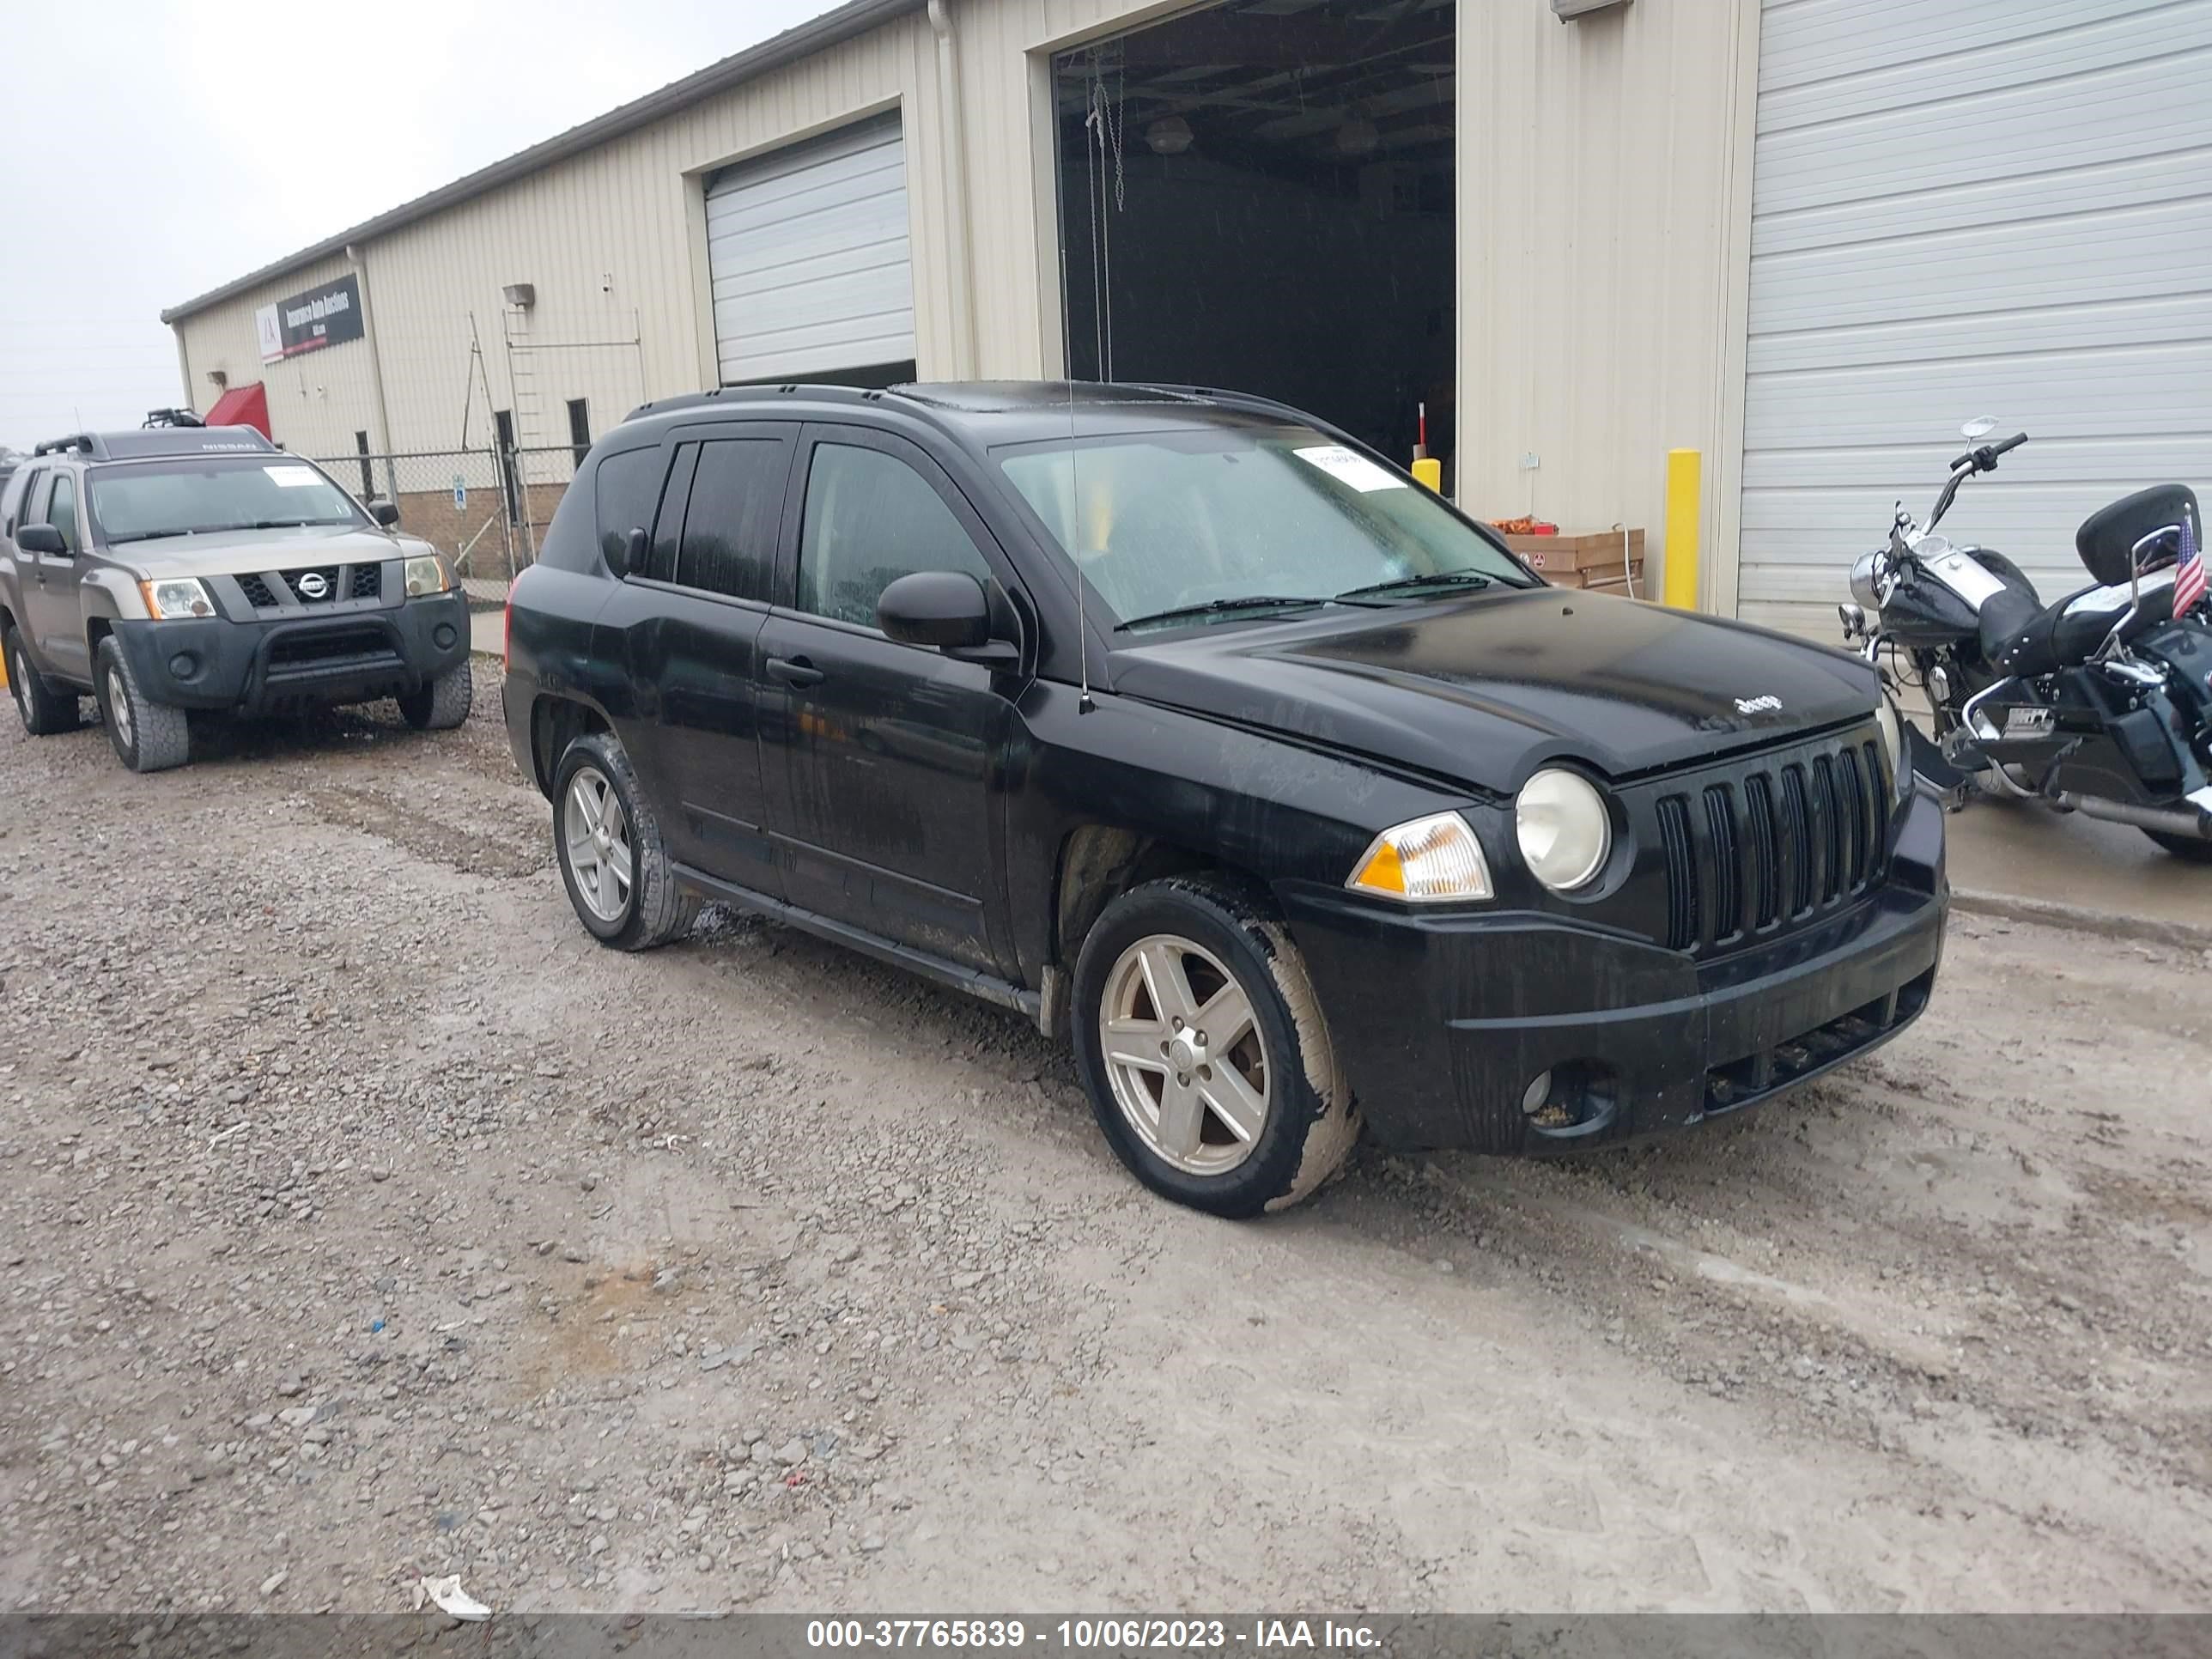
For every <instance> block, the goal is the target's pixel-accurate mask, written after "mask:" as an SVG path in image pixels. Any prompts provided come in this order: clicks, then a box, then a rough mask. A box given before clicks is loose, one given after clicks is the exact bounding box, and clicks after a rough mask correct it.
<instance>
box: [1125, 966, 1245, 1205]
mask: <svg viewBox="0 0 2212 1659" xmlns="http://www.w3.org/2000/svg"><path fill="white" fill-rule="evenodd" d="M1098 1037H1099V1043H1098V1047H1099V1052H1100V1053H1101V1054H1103V1055H1104V1056H1105V1059H1106V1075H1107V1078H1108V1079H1109V1082H1110V1084H1111V1085H1112V1087H1113V1091H1114V1102H1115V1105H1116V1106H1118V1107H1119V1108H1120V1109H1121V1115H1122V1116H1123V1117H1125V1118H1126V1119H1127V1120H1128V1123H1129V1127H1131V1128H1133V1129H1134V1130H1135V1131H1136V1133H1137V1135H1138V1138H1139V1139H1141V1140H1142V1141H1143V1142H1144V1143H1145V1145H1146V1146H1147V1147H1149V1148H1150V1149H1151V1150H1152V1152H1155V1153H1156V1154H1158V1156H1159V1157H1160V1158H1163V1159H1164V1160H1165V1161H1166V1162H1167V1163H1169V1164H1172V1165H1173V1166H1174V1167H1175V1168H1176V1169H1178V1170H1182V1171H1184V1172H1185V1173H1187V1174H1189V1175H1200V1176H1207V1175H1221V1174H1224V1173H1225V1172H1226V1171H1228V1170H1233V1169H1235V1168H1236V1167H1237V1165H1238V1164H1242V1163H1243V1161H1244V1160H1245V1159H1246V1158H1249V1157H1250V1156H1251V1154H1252V1149H1253V1147H1254V1146H1256V1145H1257V1144H1258V1142H1259V1139H1260V1135H1261V1132H1262V1131H1263V1130H1264V1129H1265V1128H1266V1127H1267V1109H1268V1103H1269V1099H1270V1097H1271V1094H1272V1092H1273V1091H1272V1087H1271V1081H1272V1075H1273V1069H1272V1067H1271V1066H1270V1065H1269V1063H1268V1056H1267V1043H1266V1042H1265V1040H1264V1039H1263V1038H1262V1036H1261V1032H1260V1026H1259V1022H1258V1020H1257V1018H1255V1015H1254V1013H1253V1007H1252V999H1251V997H1250V996H1249V994H1247V993H1246V991H1245V989H1244V987H1243V986H1242V985H1240V984H1239V983H1238V982H1237V976H1236V975H1234V974H1232V973H1231V972H1230V970H1229V969H1227V968H1226V967H1225V966H1224V965H1223V963H1222V962H1221V959H1220V958H1219V957H1217V956H1215V955H1214V954H1213V953H1212V951H1208V950H1206V948H1205V947H1204V946H1203V945H1196V944H1194V943H1193V942H1192V941H1191V940H1189V939H1183V938H1181V937H1179V936H1178V935H1176V934H1173V933H1154V934H1152V935H1150V936H1149V937H1147V938H1145V939H1139V940H1138V941H1137V942H1136V943H1135V944H1133V945H1130V946H1129V948H1128V949H1127V950H1126V951H1122V952H1121V957H1119V958H1118V959H1117V960H1116V961H1115V963H1114V966H1113V969H1111V971H1109V973H1108V975H1107V976H1106V994H1105V996H1104V998H1103V1000H1102V1001H1101V1002H1100V1005H1099V1009H1098Z"/></svg>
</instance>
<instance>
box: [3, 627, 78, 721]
mask: <svg viewBox="0 0 2212 1659" xmlns="http://www.w3.org/2000/svg"><path fill="white" fill-rule="evenodd" d="M0 651H4V652H5V653H7V659H8V689H9V691H11V692H12V693H14V694H15V712H16V713H17V714H20V715H21V716H22V719H23V730H24V731H25V732H27V733H28V734H29V735H30V736H32V737H34V738H50V737H52V736H53V735H54V734H55V733H56V732H74V731H76V728H77V726H78V725H79V724H80V723H81V722H80V720H79V714H78V708H77V699H76V692H74V691H72V690H70V689H69V688H68V687H67V686H57V685H55V684H53V682H52V681H51V680H49V679H48V678H46V676H45V675H44V674H41V673H40V672H39V671H38V670H37V669H35V668H33V667H32V666H31V659H30V656H29V654H28V653H26V652H25V651H24V649H23V636H22V635H21V634H20V633H18V632H17V631H16V630H15V628H14V627H13V626H12V625H11V626H10V627H9V629H8V631H7V633H6V635H5V636H4V637H0Z"/></svg>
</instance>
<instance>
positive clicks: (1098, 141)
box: [1060, 49, 1106, 714]
mask: <svg viewBox="0 0 2212 1659" xmlns="http://www.w3.org/2000/svg"><path fill="white" fill-rule="evenodd" d="M1086 67H1087V70H1088V73H1087V74H1086V75H1085V86H1084V100H1085V111H1084V116H1083V181H1084V185H1085V190H1086V191H1087V192H1088V193H1089V195H1090V197H1091V313H1092V324H1093V326H1094V327H1095V328H1096V329H1097V330H1098V331H1099V339H1098V349H1099V351H1100V352H1101V353H1102V354H1103V352H1104V350H1105V339H1104V332H1103V331H1104V317H1105V305H1104V301H1105V296H1104V295H1103V292H1102V291H1101V285H1100V277H1099V272H1098V216H1099V207H1098V168H1099V167H1101V166H1103V155H1104V152H1105V138H1104V135H1103V131H1102V127H1101V117H1100V106H1101V104H1102V102H1103V100H1102V98H1101V96H1100V94H1102V93H1103V90H1104V88H1105V84H1106V82H1105V77H1104V76H1102V75H1101V74H1100V73H1099V72H1098V54H1097V51H1096V49H1094V50H1093V51H1092V52H1091V58H1090V62H1089V64H1087V66H1086ZM1063 176H1064V175H1063ZM1074 356H1075V338H1074V307H1073V302H1072V300H1071V297H1070V295H1069V292H1068V281H1067V239H1066V237H1064V236H1063V237H1062V238H1061V239H1060V373H1061V374H1063V375H1065V376H1066V386H1067V519H1068V549H1067V556H1068V562H1070V563H1071V564H1073V566H1074V568H1075V662H1076V672H1077V676H1078V686H1077V695H1076V699H1075V712H1076V713H1077V714H1090V713H1091V712H1092V710H1094V709H1095V708H1097V706H1098V705H1097V702H1094V701H1093V700H1092V698H1091V623H1090V617H1089V616H1088V614H1087V607H1086V606H1085V603H1084V599H1085V589H1086V588H1088V587H1089V586H1090V585H1091V579H1090V578H1089V577H1088V576H1086V575H1085V574H1084V571H1083V560H1082V556H1081V555H1080V553H1079V551H1078V549H1079V548H1080V547H1081V546H1082V544H1083V542H1084V538H1085V527H1084V521H1083V461H1082V457H1081V453H1080V451H1079V448H1078V447H1077V444H1076V435H1075V362H1074Z"/></svg>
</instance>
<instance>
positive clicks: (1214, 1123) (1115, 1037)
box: [1073, 874, 1359, 1220]
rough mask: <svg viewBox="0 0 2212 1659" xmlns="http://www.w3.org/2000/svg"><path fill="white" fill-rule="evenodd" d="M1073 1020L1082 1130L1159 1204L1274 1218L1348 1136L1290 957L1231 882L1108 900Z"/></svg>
mask: <svg viewBox="0 0 2212 1659" xmlns="http://www.w3.org/2000/svg"><path fill="white" fill-rule="evenodd" d="M1073 1016H1074V1018H1073V1024H1074V1030H1075V1058H1076V1067H1077V1070H1078V1072H1079V1073H1080V1075H1081V1077H1082V1079H1083V1084H1084V1087H1085V1091H1087V1092H1088V1093H1089V1095H1090V1097H1091V1110H1092V1111H1093V1113H1094V1114H1096V1115H1097V1119H1098V1127H1099V1128H1100V1129H1101V1130H1102V1131H1103V1133H1104V1134H1105V1136H1106V1140H1107V1144H1108V1145H1109V1146H1112V1147H1113V1149H1114V1151H1115V1154H1116V1155H1117V1156H1118V1157H1119V1158H1121V1161H1122V1163H1124V1164H1127V1166H1128V1167H1129V1170H1130V1171H1131V1173H1133V1175H1135V1176H1136V1177H1137V1178H1138V1179H1139V1181H1141V1182H1144V1183H1145V1185H1146V1186H1147V1187H1150V1188H1152V1190H1153V1191H1154V1192H1156V1193H1158V1194H1160V1195H1161V1196H1162V1197H1164V1198H1170V1199H1173V1200H1175V1201H1176V1203H1178V1204H1185V1205H1188V1206H1190V1207H1191V1208H1193V1209H1196V1210H1203V1211H1205V1212H1207V1213H1209V1214H1212V1215H1218V1216H1224V1217H1227V1218H1231V1219H1234V1220H1242V1219H1244V1218H1248V1217H1251V1216H1256V1215H1258V1214H1260V1213H1261V1212H1263V1211H1268V1210H1279V1209H1285V1208H1287V1207H1289V1206H1291V1205H1293V1204H1296V1203H1297V1202H1298V1200H1301V1199H1303V1198H1305V1197H1306V1196H1308V1195H1309V1194H1311V1193H1313V1192H1314V1191H1315V1190H1316V1188H1319V1187H1320V1186H1321V1184H1322V1182H1324V1181H1326V1180H1328V1177H1329V1176H1331V1175H1332V1174H1334V1172H1335V1171H1336V1170H1337V1169H1338V1167H1339V1166H1340V1165H1341V1164H1343V1162H1344V1160H1345V1158H1346V1156H1347V1155H1348V1154H1349V1153H1350V1152H1351V1151H1352V1145H1353V1143H1354V1142H1355V1141H1357V1140H1358V1138H1359V1117H1358V1111H1357V1109H1355V1107H1354V1106H1353V1104H1352V1091H1351V1089H1350V1087H1349V1085H1347V1084H1346V1082H1345V1080H1344V1079H1343V1078H1342V1077H1341V1076H1340V1074H1339V1073H1338V1072H1337V1068H1336V1057H1335V1054H1334V1049H1333V1048H1331V1046H1330V1043H1329V1037H1328V1025H1327V1024H1326V1023H1325V1022H1324V1021H1323V1019H1322V1012H1321V1005H1320V1002H1319V1000H1317V999H1316V996H1315V995H1314V990H1313V983H1312V981H1311V980H1310V979H1309V978H1308V977H1307V975H1306V969H1305V961H1304V957H1301V956H1300V955H1299V954H1298V950H1297V946H1296V945H1293V944H1292V943H1291V938H1290V934H1289V933H1288V932H1287V931H1286V930H1285V927H1284V926H1283V923H1282V920H1281V918H1280V916H1279V915H1278V914H1277V913H1276V911H1275V909H1274V908H1273V905H1272V904H1270V903H1269V902H1267V899H1266V897H1265V896H1263V895H1262V894H1261V893H1260V892H1259V891H1258V890H1256V889H1255V888H1253V887H1250V886H1249V885H1248V884H1244V883H1243V882H1240V881H1235V880H1231V879H1227V878H1222V877H1218V876H1214V875H1211V874H1194V875H1184V876H1173V877H1170V878H1167V879H1165V880H1163V881H1155V882H1148V883H1146V884H1145V885H1143V886H1141V887H1137V888H1133V889H1132V890H1130V891H1128V892H1127V893H1124V894H1123V895H1121V897H1119V898H1117V899H1115V901H1114V902H1113V903H1111V904H1110V905H1109V906H1108V907H1107V908H1106V912H1105V914H1104V915H1102V916H1100V917H1099V919H1098V921H1097V925H1096V926H1095V927H1092V928H1091V933H1090V936H1089V937H1088V938H1087V939H1085V940H1084V942H1083V951H1082V954H1081V956H1080V957H1079V959H1078V961H1077V963H1076V968H1075V983H1074V987H1073Z"/></svg>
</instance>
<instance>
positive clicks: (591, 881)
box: [561, 766, 637, 922]
mask: <svg viewBox="0 0 2212 1659" xmlns="http://www.w3.org/2000/svg"><path fill="white" fill-rule="evenodd" d="M561 839H562V843H563V844H564V846H565V848H566V850H567V853H568V871H569V873H570V874H571V875H573V876H574V878H575V879H576V890H577V891H578V892H579V893H581V894H582V895H583V896H584V902H585V903H586V905H588V906H589V907H590V908H591V912H592V915H595V916H597V917H598V918H599V920H600V921H605V922H617V921H621V920H622V919H623V915H624V914H625V913H626V912H627V911H628V910H629V895H630V886H631V884H632V883H633V882H634V881H635V878H636V867H637V866H636V861H635V858H634V856H633V854H632V853H631V849H630V841H629V817H628V816H627V815H626V814H625V813H624V812H623V807H622V800H621V798H620V797H619V796H617V794H616V793H615V792H614V786H613V785H611V783H609V782H608V781H607V778H606V774H605V773H604V772H602V771H600V770H599V769H598V768H597V767H595V766H581V767H579V768H577V769H576V774H575V775H574V777H572V778H570V779H569V780H568V798H567V799H565V800H564V801H563V802H562V806H561Z"/></svg>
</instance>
